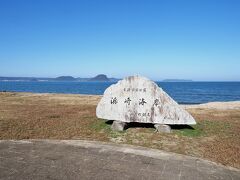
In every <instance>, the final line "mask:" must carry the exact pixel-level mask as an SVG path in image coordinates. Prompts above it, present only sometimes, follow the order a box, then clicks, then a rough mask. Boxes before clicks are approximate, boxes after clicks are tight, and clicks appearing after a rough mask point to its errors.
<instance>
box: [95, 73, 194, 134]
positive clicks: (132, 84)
mask: <svg viewBox="0 0 240 180" xmlns="http://www.w3.org/2000/svg"><path fill="white" fill-rule="evenodd" d="M96 115H97V117H98V118H101V119H106V120H114V122H113V124H112V128H113V129H114V130H120V131H121V130H123V129H124V127H125V125H126V123H129V122H139V123H153V124H154V126H155V128H156V129H157V130H158V131H163V132H170V130H171V128H170V126H169V125H173V124H189V125H190V124H196V122H195V120H194V119H193V117H192V116H191V115H190V114H189V113H188V112H187V111H185V110H184V109H183V108H182V107H180V106H179V105H178V104H177V103H176V102H175V101H174V100H173V99H172V98H171V97H170V96H169V95H168V94H167V93H166V92H164V91H163V90H162V89H161V88H160V87H159V86H158V85H157V84H155V83H154V82H152V81H150V80H148V79H147V78H144V77H141V76H130V77H127V78H125V79H123V80H120V81H119V82H118V83H117V84H113V85H111V86H110V87H109V88H107V89H106V91H105V92H104V95H103V97H102V99H101V101H100V102H99V104H98V106H97V110H96Z"/></svg>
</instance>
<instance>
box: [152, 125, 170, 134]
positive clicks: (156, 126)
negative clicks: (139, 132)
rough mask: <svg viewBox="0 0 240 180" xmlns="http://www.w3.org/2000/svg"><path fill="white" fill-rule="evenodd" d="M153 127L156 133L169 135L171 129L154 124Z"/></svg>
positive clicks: (167, 126)
mask: <svg viewBox="0 0 240 180" xmlns="http://www.w3.org/2000/svg"><path fill="white" fill-rule="evenodd" d="M154 127H155V128H156V130H157V131H158V132H164V133H170V132H171V127H170V126H169V125H166V124H154Z"/></svg>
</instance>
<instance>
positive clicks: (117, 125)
mask: <svg viewBox="0 0 240 180" xmlns="http://www.w3.org/2000/svg"><path fill="white" fill-rule="evenodd" d="M125 125H126V123H125V122H122V121H113V123H112V126H111V128H112V130H114V131H123V130H124V127H125Z"/></svg>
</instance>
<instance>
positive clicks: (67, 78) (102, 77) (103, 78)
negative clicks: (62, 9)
mask: <svg viewBox="0 0 240 180" xmlns="http://www.w3.org/2000/svg"><path fill="white" fill-rule="evenodd" d="M118 80H120V79H117V78H108V77H107V76H106V75H105V74H99V75H97V76H95V77H92V78H80V77H77V78H74V77H72V76H59V77H56V78H41V77H1V76H0V81H28V82H29V81H30V82H37V81H39V82H41V81H50V82H51V81H52V82H56V81H64V82H66V81H79V82H90V81H92V82H116V81H118Z"/></svg>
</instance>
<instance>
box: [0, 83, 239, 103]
mask: <svg viewBox="0 0 240 180" xmlns="http://www.w3.org/2000/svg"><path fill="white" fill-rule="evenodd" d="M114 83H116V82H75V81H74V82H69V81H68V82H50V81H37V82H34V81H33V82H30V81H0V91H8V92H9V91H10V92H32V93H66V94H89V95H102V94H103V93H104V91H105V90H106V88H108V87H109V86H110V85H112V84H114ZM156 83H157V84H158V86H160V87H161V88H162V89H163V90H164V91H166V92H167V93H168V94H169V95H170V96H171V97H172V98H173V99H174V100H175V101H177V102H178V103H179V104H200V103H207V102H215V101H240V82H156Z"/></svg>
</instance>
